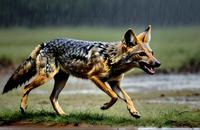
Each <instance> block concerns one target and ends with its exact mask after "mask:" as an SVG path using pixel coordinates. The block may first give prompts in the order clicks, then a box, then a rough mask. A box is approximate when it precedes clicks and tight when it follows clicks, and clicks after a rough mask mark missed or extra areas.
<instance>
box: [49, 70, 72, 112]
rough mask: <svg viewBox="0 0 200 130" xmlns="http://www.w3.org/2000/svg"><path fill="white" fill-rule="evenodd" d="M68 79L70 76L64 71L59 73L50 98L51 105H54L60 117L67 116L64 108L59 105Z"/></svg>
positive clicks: (55, 78) (55, 77)
mask: <svg viewBox="0 0 200 130" xmlns="http://www.w3.org/2000/svg"><path fill="white" fill-rule="evenodd" d="M68 77H69V75H68V74H66V73H65V72H63V71H59V72H58V73H57V74H56V75H55V76H54V80H55V84H54V88H53V91H52V93H51V96H50V100H51V104H52V105H53V108H54V110H55V111H56V113H57V114H59V115H65V112H64V111H63V110H62V108H61V107H60V105H59V103H58V96H59V94H60V92H61V91H62V89H63V88H64V87H65V84H66V82H67V80H68Z"/></svg>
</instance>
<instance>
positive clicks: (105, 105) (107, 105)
mask: <svg viewBox="0 0 200 130" xmlns="http://www.w3.org/2000/svg"><path fill="white" fill-rule="evenodd" d="M109 107H110V105H109V103H105V104H103V106H102V107H101V110H106V109H108V108H109Z"/></svg>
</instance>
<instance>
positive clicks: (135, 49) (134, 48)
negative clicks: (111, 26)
mask: <svg viewBox="0 0 200 130" xmlns="http://www.w3.org/2000/svg"><path fill="white" fill-rule="evenodd" d="M150 40H151V25H149V26H148V28H147V29H146V30H145V31H144V32H142V33H140V34H139V35H136V34H135V33H134V32H133V30H132V29H129V30H128V31H127V32H126V33H125V35H124V39H123V41H122V43H123V44H124V46H125V47H126V50H127V55H126V62H127V63H128V64H134V66H136V67H139V68H141V69H142V70H144V71H145V72H146V73H148V74H154V73H155V70H154V68H156V67H159V66H160V65H161V64H160V62H159V61H158V60H157V59H156V58H155V57H154V53H153V51H152V49H151V48H150V46H149V42H150Z"/></svg>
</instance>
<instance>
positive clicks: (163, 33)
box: [0, 26, 200, 69]
mask: <svg viewBox="0 0 200 130" xmlns="http://www.w3.org/2000/svg"><path fill="white" fill-rule="evenodd" d="M127 28H128V27H126V28H106V27H90V28H89V27H45V28H42V27H40V28H22V27H20V28H17V27H16V28H7V29H5V28H2V29H1V30H0V59H1V58H8V59H10V60H12V61H13V62H14V63H20V62H21V60H22V59H24V58H25V57H27V56H28V55H29V54H30V52H31V51H32V49H33V48H34V47H35V46H36V45H37V44H38V43H41V42H44V41H48V40H51V39H54V38H59V37H68V38H76V39H84V40H100V41H119V40H121V39H122V38H123V34H124V32H125V31H126V29H127ZM199 29H200V26H190V27H165V28H156V27H155V28H153V30H152V41H151V43H150V44H151V47H152V49H153V50H154V52H155V55H156V57H157V58H158V59H159V60H160V61H161V63H162V66H161V68H162V69H170V68H173V69H178V68H180V67H181V66H183V65H184V64H186V63H188V62H189V61H190V60H192V59H194V60H195V61H200V55H198V53H199V48H200V44H199V41H200V37H199V35H200V32H199ZM143 30H144V29H143V28H142V29H141V28H136V29H135V32H136V33H139V32H141V31H143Z"/></svg>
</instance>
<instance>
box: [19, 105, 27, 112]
mask: <svg viewBox="0 0 200 130" xmlns="http://www.w3.org/2000/svg"><path fill="white" fill-rule="evenodd" d="M26 108H27V107H25V108H24V107H22V106H20V110H21V113H22V114H25V110H26Z"/></svg>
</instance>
